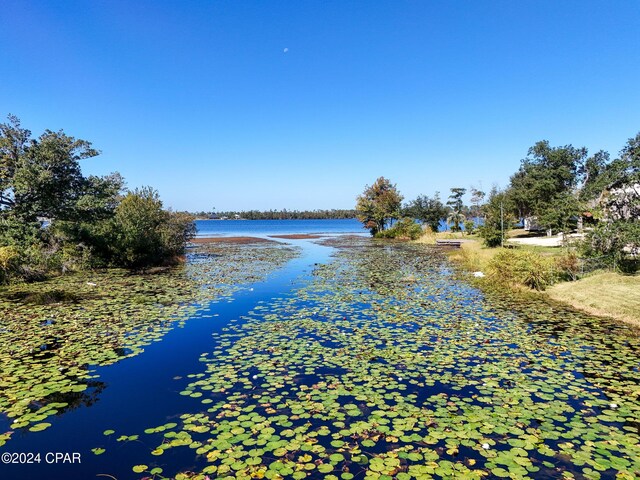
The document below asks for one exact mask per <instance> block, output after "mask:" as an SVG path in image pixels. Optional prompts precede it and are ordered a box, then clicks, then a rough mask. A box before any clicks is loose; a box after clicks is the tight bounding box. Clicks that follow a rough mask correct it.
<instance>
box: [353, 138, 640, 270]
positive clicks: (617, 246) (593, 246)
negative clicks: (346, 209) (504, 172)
mask: <svg viewBox="0 0 640 480" xmlns="http://www.w3.org/2000/svg"><path fill="white" fill-rule="evenodd" d="M469 192H470V193H471V204H470V205H465V204H464V203H463V197H464V195H465V194H466V193H467V189H466V188H462V187H454V188H451V189H450V195H449V197H448V199H447V201H446V203H443V201H442V200H441V198H440V195H439V193H437V192H436V193H435V195H433V196H427V195H419V196H418V197H417V198H415V199H414V200H411V201H410V202H407V203H403V200H404V198H403V196H402V195H401V194H400V192H399V191H398V189H397V187H396V185H395V184H392V183H391V182H390V181H389V180H388V179H386V178H384V177H380V178H378V179H377V180H376V181H375V182H374V183H373V184H372V185H371V186H367V187H366V188H365V190H364V192H363V193H362V194H361V195H359V196H358V197H357V200H356V213H357V218H358V219H359V220H360V221H361V222H363V225H364V227H365V228H367V229H369V230H370V232H371V234H372V235H377V236H390V235H389V234H388V233H383V232H386V231H387V230H388V229H389V228H393V225H394V221H396V220H399V219H402V218H409V219H412V220H413V219H415V220H418V221H419V222H420V223H422V224H423V225H425V226H429V227H430V228H431V229H432V230H433V231H437V230H438V228H439V225H440V223H441V222H443V221H445V222H446V223H447V224H448V225H449V226H450V228H451V230H453V231H460V230H461V229H462V226H463V225H464V229H465V230H468V231H469V230H471V231H472V230H474V229H476V228H477V231H478V233H479V235H480V236H481V237H482V238H483V239H484V242H485V244H486V245H487V246H489V247H496V246H499V245H502V244H503V243H504V239H505V235H506V231H507V230H509V229H510V228H512V227H513V226H514V224H515V223H516V222H518V221H520V222H523V221H525V222H527V224H528V225H529V226H530V227H531V228H532V229H534V228H537V229H540V230H543V231H547V232H548V233H549V234H554V233H558V232H564V233H568V232H570V231H572V230H575V229H583V227H586V228H585V231H586V232H587V235H586V240H585V242H584V243H583V245H582V248H583V253H584V254H585V255H591V256H600V257H603V258H605V259H607V260H608V261H610V262H611V263H612V264H614V265H621V264H623V263H625V262H626V263H627V264H629V263H631V264H634V265H637V263H638V262H637V256H638V254H639V253H640V133H639V134H637V135H636V136H635V137H632V138H630V139H629V140H628V141H627V143H626V144H625V145H624V146H623V148H622V149H621V150H620V153H619V155H618V156H617V157H616V158H615V159H612V158H611V156H610V155H609V153H608V152H605V151H602V150H601V151H598V152H596V153H595V154H593V155H589V153H588V151H587V149H586V148H584V147H574V146H573V145H565V146H558V147H553V146H551V145H550V143H549V142H548V141H546V140H543V141H540V142H537V143H536V144H535V145H533V146H532V147H531V148H530V149H529V150H528V153H527V156H526V157H525V158H524V159H522V160H521V161H520V166H519V168H518V170H517V171H516V172H515V173H514V174H513V175H511V177H510V181H509V185H508V186H507V187H506V188H504V189H499V188H498V187H496V186H494V187H493V188H492V189H491V190H490V192H489V193H488V194H487V193H485V192H483V191H481V190H480V189H477V188H474V187H471V189H470V190H469ZM474 218H481V219H482V220H481V222H480V225H477V224H476V223H475V222H473V221H472V219H474ZM405 223H406V222H405Z"/></svg>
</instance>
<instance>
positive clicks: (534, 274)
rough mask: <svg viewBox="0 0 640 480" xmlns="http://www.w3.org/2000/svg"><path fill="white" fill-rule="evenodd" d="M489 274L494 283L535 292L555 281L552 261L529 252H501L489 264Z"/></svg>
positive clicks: (504, 250) (508, 250) (505, 250)
mask: <svg viewBox="0 0 640 480" xmlns="http://www.w3.org/2000/svg"><path fill="white" fill-rule="evenodd" d="M489 273H490V276H491V278H492V279H493V280H495V281H498V282H505V283H510V284H515V285H524V286H527V287H529V288H533V289H535V290H544V289H545V288H546V287H548V286H549V285H551V284H552V283H553V282H554V280H555V272H554V264H553V261H552V260H551V259H549V258H546V257H543V256H542V255H540V254H538V253H535V252H531V251H529V250H512V249H503V250H501V251H500V252H498V253H497V254H496V255H495V256H494V257H493V259H492V260H491V262H490V263H489Z"/></svg>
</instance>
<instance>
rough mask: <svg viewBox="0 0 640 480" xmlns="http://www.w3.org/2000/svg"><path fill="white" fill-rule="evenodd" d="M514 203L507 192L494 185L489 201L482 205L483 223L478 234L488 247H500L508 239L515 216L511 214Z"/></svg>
mask: <svg viewBox="0 0 640 480" xmlns="http://www.w3.org/2000/svg"><path fill="white" fill-rule="evenodd" d="M512 211H513V205H512V204H511V203H510V198H509V196H508V195H507V194H506V193H505V192H501V191H500V190H498V188H496V187H493V188H492V189H491V191H490V192H489V198H488V199H487V202H486V203H485V204H484V205H483V206H482V216H483V217H484V222H483V224H482V225H481V226H480V227H478V234H479V235H480V237H482V238H483V239H484V244H485V245H486V246H488V247H499V246H501V245H503V244H504V241H505V240H506V234H507V231H508V230H509V229H510V228H511V225H512V224H513V222H514V220H515V218H514V217H513V215H512V214H511V212H512Z"/></svg>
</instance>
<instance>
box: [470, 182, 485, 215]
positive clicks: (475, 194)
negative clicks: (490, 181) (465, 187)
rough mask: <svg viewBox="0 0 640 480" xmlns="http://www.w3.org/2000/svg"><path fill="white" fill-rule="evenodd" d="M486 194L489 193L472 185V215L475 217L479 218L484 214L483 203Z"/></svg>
mask: <svg viewBox="0 0 640 480" xmlns="http://www.w3.org/2000/svg"><path fill="white" fill-rule="evenodd" d="M486 196H487V194H486V193H485V192H483V191H482V190H480V189H478V188H475V187H473V186H472V187H471V203H472V204H473V208H472V210H471V215H472V216H473V217H475V218H479V217H480V216H481V215H482V204H483V202H484V199H485V197H486Z"/></svg>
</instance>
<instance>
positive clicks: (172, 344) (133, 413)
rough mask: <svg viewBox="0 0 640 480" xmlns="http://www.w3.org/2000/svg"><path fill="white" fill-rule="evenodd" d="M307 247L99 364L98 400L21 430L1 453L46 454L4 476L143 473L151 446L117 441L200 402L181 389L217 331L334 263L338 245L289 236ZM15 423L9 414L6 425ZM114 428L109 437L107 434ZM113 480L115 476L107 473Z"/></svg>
mask: <svg viewBox="0 0 640 480" xmlns="http://www.w3.org/2000/svg"><path fill="white" fill-rule="evenodd" d="M287 243H289V244H293V246H295V247H297V248H299V249H300V252H301V253H300V255H299V256H298V257H296V258H294V259H293V260H290V261H289V262H288V263H287V264H286V265H285V266H284V267H283V268H282V269H280V270H277V271H275V272H273V273H271V274H270V275H269V276H268V278H267V279H266V280H264V281H261V282H257V283H253V284H247V285H243V286H242V289H240V290H239V291H237V292H236V293H234V294H233V295H232V297H229V298H223V299H221V300H220V301H218V300H216V301H214V302H213V303H211V304H209V305H208V306H207V307H206V308H203V309H202V308H201V309H199V310H198V313H197V314H196V315H194V316H193V317H191V318H189V319H187V320H186V321H181V322H180V324H179V325H178V322H176V325H175V328H173V329H172V330H171V331H169V332H168V333H167V334H166V335H164V336H163V337H162V339H161V341H158V342H153V343H152V344H151V345H149V346H147V347H146V348H145V349H144V353H142V354H140V355H137V356H135V357H133V358H126V359H124V360H121V361H119V362H118V363H115V364H113V365H109V366H105V367H97V368H95V374H96V379H95V381H94V382H91V384H90V385H93V386H90V388H89V389H88V391H86V392H85V395H86V396H88V397H90V398H91V400H90V401H89V402H88V403H87V402H85V404H83V405H80V406H78V407H77V408H76V409H73V410H71V411H67V412H65V413H64V414H62V415H59V416H56V417H53V418H52V419H51V418H50V419H49V420H48V421H49V422H51V423H52V427H50V428H49V429H47V430H45V431H43V432H29V431H28V430H26V429H24V430H20V431H17V432H16V433H15V434H14V435H13V437H12V438H11V441H10V442H9V443H8V444H7V445H5V446H4V447H3V448H2V452H14V453H29V452H31V453H34V454H36V453H40V454H41V456H40V463H31V464H22V465H19V464H15V465H14V464H10V465H7V464H0V479H2V480H5V479H21V480H28V479H34V480H35V479H47V480H57V479H60V480H67V479H85V478H86V479H88V478H100V477H96V475H97V474H100V473H104V474H108V475H111V476H113V477H115V478H117V479H118V480H123V479H127V478H138V477H139V475H136V474H134V473H133V472H132V471H131V465H132V464H133V463H135V461H136V459H137V457H139V456H140V455H141V454H143V453H144V454H146V453H147V452H148V451H149V447H150V446H151V445H147V444H145V443H144V442H143V440H144V437H140V440H138V441H130V442H118V441H117V438H118V437H120V436H121V435H123V434H126V435H132V434H134V433H138V432H141V431H142V430H144V429H145V428H147V427H148V426H149V425H154V424H164V423H166V422H169V421H171V419H172V418H173V417H174V416H176V415H178V414H180V413H184V412H185V411H190V410H192V409H193V402H192V401H189V400H191V399H187V398H185V397H183V396H181V395H179V394H178V392H180V391H181V390H182V389H183V388H184V387H185V385H186V384H187V383H188V380H189V379H188V378H186V375H187V374H188V373H190V372H193V371H195V370H197V369H198V368H200V366H201V365H200V362H199V357H200V354H201V353H202V352H205V351H209V350H211V348H212V343H213V339H212V334H213V333H214V332H220V331H221V330H222V329H223V328H224V327H225V326H227V325H228V324H229V322H231V321H234V320H237V319H239V318H241V317H242V316H244V315H246V314H247V313H248V312H249V311H251V310H252V309H253V308H255V307H256V306H257V305H258V304H260V303H261V302H266V301H268V300H270V299H272V298H274V297H276V296H277V297H282V296H284V297H286V296H287V295H289V294H290V293H291V292H292V291H294V290H295V289H296V288H299V287H300V286H302V285H304V284H305V282H308V280H309V278H310V274H311V272H312V270H313V268H314V265H315V264H318V263H323V262H327V261H328V259H329V256H330V254H331V251H332V248H331V247H327V246H322V245H318V244H316V243H312V242H309V241H304V240H288V241H287ZM10 423H11V422H10V421H8V419H6V418H3V419H2V422H1V423H0V427H1V428H0V429H2V430H4V429H8V425H9V424H10ZM107 430H114V431H115V432H116V433H115V434H114V435H110V436H105V435H104V434H103V432H104V431H107ZM96 447H104V448H105V450H106V452H105V453H104V454H102V455H94V454H93V453H92V452H91V449H92V448H96ZM49 452H53V453H69V454H74V453H79V454H80V459H81V462H80V463H72V464H69V463H63V462H62V461H60V462H51V463H49V462H48V461H47V460H48V459H53V458H54V457H52V456H49V457H47V458H46V459H45V455H46V454H47V453H49ZM180 453H182V455H175V458H174V459H172V462H175V464H176V465H178V466H179V468H183V469H188V468H189V466H190V464H191V463H192V459H193V455H192V454H191V455H190V454H189V453H190V452H180ZM102 478H108V477H102Z"/></svg>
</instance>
